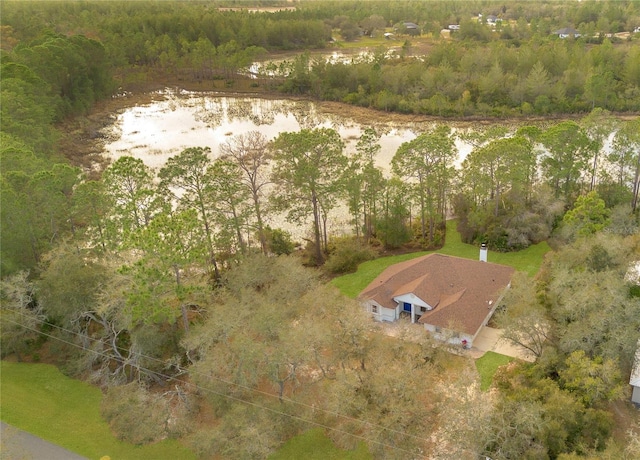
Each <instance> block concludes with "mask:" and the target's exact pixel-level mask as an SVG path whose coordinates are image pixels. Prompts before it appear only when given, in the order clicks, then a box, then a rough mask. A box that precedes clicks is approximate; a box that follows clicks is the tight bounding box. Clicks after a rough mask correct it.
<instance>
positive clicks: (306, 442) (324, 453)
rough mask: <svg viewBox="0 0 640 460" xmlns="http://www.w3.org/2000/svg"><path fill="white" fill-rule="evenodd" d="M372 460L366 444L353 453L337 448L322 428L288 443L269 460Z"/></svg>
mask: <svg viewBox="0 0 640 460" xmlns="http://www.w3.org/2000/svg"><path fill="white" fill-rule="evenodd" d="M301 458H304V459H305V460H370V459H371V458H372V457H371V454H370V453H369V450H368V449H367V447H366V445H365V444H364V443H359V444H358V447H357V448H356V449H355V450H353V451H347V450H342V449H339V448H337V447H336V446H335V445H334V444H333V442H332V441H331V439H329V438H328V437H327V436H326V435H325V434H324V432H323V431H322V429H321V428H314V429H312V430H309V431H306V432H305V433H303V434H301V435H299V436H296V437H294V438H292V439H290V440H289V441H287V442H286V443H285V444H284V446H282V448H281V449H280V450H278V452H276V453H275V454H273V455H271V456H269V460H298V459H301Z"/></svg>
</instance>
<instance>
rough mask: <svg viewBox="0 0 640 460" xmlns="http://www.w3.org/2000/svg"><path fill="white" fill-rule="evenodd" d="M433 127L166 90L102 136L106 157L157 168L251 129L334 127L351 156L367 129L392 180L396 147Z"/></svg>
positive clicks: (302, 104)
mask: <svg viewBox="0 0 640 460" xmlns="http://www.w3.org/2000/svg"><path fill="white" fill-rule="evenodd" d="M333 107H335V106H333ZM362 113H364V114H365V115H363V114H362ZM371 113H372V115H373V112H371ZM433 126H434V122H433V121H405V122H398V121H397V120H396V121H387V120H385V119H384V118H381V117H380V114H379V113H377V114H376V116H375V117H374V116H371V117H367V116H366V111H365V112H361V113H360V115H359V116H353V117H352V116H345V115H342V114H337V113H336V111H335V110H334V111H333V112H332V111H331V106H330V105H329V108H327V104H321V103H315V102H311V101H304V100H291V99H262V98H258V97H229V96H225V95H220V94H216V93H194V92H184V91H179V92H175V91H164V92H161V93H158V94H157V99H156V100H155V101H153V102H150V103H145V104H141V105H137V106H133V107H129V108H126V109H123V110H122V111H121V112H120V113H118V114H117V116H116V118H115V121H114V123H113V124H112V125H111V126H108V127H107V128H105V130H104V132H103V134H105V136H106V138H107V139H108V141H107V143H106V144H105V155H106V156H107V157H108V158H110V159H111V160H115V159H117V158H119V157H121V156H132V157H135V158H139V159H141V160H142V161H143V162H144V163H145V164H146V165H147V166H150V167H152V168H154V169H159V168H161V167H162V166H163V165H164V164H165V162H166V161H167V159H168V158H170V157H172V156H175V155H178V154H179V153H180V152H182V150H184V149H186V148H189V147H209V148H211V151H212V154H213V156H214V157H215V156H217V155H218V153H219V151H220V150H219V147H220V144H222V143H224V142H225V141H227V140H228V139H229V138H230V137H231V136H234V135H237V134H242V133H246V132H248V131H259V132H261V133H262V134H264V135H265V137H266V138H267V139H268V140H271V139H273V138H275V137H277V136H278V134H280V133H282V132H295V131H299V130H300V129H305V128H308V129H313V128H319V127H324V128H333V129H335V130H336V131H337V132H338V133H339V134H340V136H341V137H342V139H343V141H344V142H345V145H346V152H347V154H348V153H350V152H355V147H356V144H357V142H358V139H359V137H360V136H361V134H362V133H363V132H364V130H365V129H366V128H367V127H374V128H376V130H377V131H378V133H382V136H381V138H380V141H379V143H380V146H381V150H380V153H379V154H378V156H377V158H376V163H377V165H378V166H379V167H380V168H381V169H382V170H383V171H384V172H385V174H386V175H387V176H389V175H390V164H391V159H392V158H393V155H394V154H395V152H396V150H397V149H398V147H399V146H400V145H401V144H402V143H403V142H407V141H410V140H412V139H414V138H415V137H417V135H418V134H420V133H421V132H423V131H425V130H427V129H429V128H431V127H433ZM455 129H460V128H455V127H454V130H455ZM456 147H457V149H458V161H457V165H458V166H459V165H460V163H461V161H462V160H463V159H464V157H465V156H466V155H467V154H468V153H469V151H470V150H471V146H470V145H468V144H465V143H463V142H461V141H456ZM348 220H349V216H348V212H347V210H346V208H344V207H342V208H339V209H335V210H334V211H332V213H331V215H330V223H331V231H332V233H345V232H350V231H351V230H350V227H349V223H348ZM269 224H270V225H272V226H274V227H280V228H284V229H286V230H287V231H289V232H290V233H292V235H293V236H294V238H296V239H299V238H300V237H301V236H303V234H304V233H305V232H307V231H308V227H306V228H299V227H294V226H292V225H290V224H288V223H287V222H286V221H285V219H284V216H274V217H273V218H272V219H271V220H270V222H269Z"/></svg>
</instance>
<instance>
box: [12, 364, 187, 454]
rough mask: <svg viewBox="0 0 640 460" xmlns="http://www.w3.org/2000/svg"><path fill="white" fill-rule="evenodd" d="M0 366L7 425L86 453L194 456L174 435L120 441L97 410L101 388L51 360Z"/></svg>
mask: <svg viewBox="0 0 640 460" xmlns="http://www.w3.org/2000/svg"><path fill="white" fill-rule="evenodd" d="M0 372H1V373H0V418H2V421H3V422H6V423H8V424H9V425H12V426H14V427H16V428H20V429H21V430H24V431H27V432H29V433H31V434H34V435H36V436H39V437H41V438H43V439H45V440H46V441H49V442H52V443H53V444H57V445H59V446H62V447H64V448H66V449H68V450H70V451H72V452H76V453H78V454H80V455H82V456H85V457H87V458H89V459H96V460H98V459H101V458H102V457H104V456H108V457H110V458H111V459H112V460H116V459H127V460H136V459H140V460H148V459H156V460H163V459H167V460H175V459H180V460H183V459H184V460H189V459H194V460H195V458H196V456H195V455H194V454H193V452H191V451H190V450H189V449H187V448H186V447H184V446H183V445H181V444H180V443H178V442H177V441H175V440H166V441H162V442H159V443H156V444H151V445H148V446H135V445H133V444H129V443H126V442H122V441H119V440H118V439H116V438H115V436H113V434H112V433H111V430H110V429H109V425H108V424H107V422H106V421H105V420H104V419H103V418H102V417H101V415H100V401H101V400H102V393H101V392H100V390H99V389H98V388H96V387H93V386H91V385H89V384H88V383H85V382H82V381H80V380H74V379H71V378H69V377H66V376H64V375H63V374H62V373H61V372H60V371H59V370H58V369H57V368H56V367H55V366H52V365H48V364H27V363H12V362H6V361H2V362H0Z"/></svg>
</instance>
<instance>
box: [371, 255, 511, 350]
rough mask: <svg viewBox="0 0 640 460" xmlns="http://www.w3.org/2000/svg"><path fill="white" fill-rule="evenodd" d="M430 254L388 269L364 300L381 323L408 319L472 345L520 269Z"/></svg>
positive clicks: (436, 333)
mask: <svg viewBox="0 0 640 460" xmlns="http://www.w3.org/2000/svg"><path fill="white" fill-rule="evenodd" d="M481 259H482V260H471V259H463V258H461V257H453V256H447V255H443V254H437V253H434V254H428V255H426V256H422V257H418V258H416V259H411V260H408V261H405V262H401V263H398V264H395V265H392V266H390V267H388V268H387V269H386V270H384V271H383V272H382V273H381V274H380V275H379V276H378V277H377V278H376V279H374V280H373V281H372V282H371V283H370V284H369V285H368V286H367V287H366V288H365V289H364V290H363V291H362V292H361V293H360V295H359V296H358V299H359V300H360V302H361V303H362V304H363V306H364V308H365V309H366V310H367V311H368V312H370V313H371V314H372V316H373V318H374V319H376V320H378V321H397V320H398V319H400V318H401V317H407V318H409V319H410V321H411V322H412V323H418V324H422V325H423V326H424V329H425V330H427V331H429V332H430V333H432V334H433V335H434V336H435V337H436V338H438V339H441V340H446V341H448V342H450V343H454V344H461V345H464V346H468V347H470V346H472V345H473V341H474V339H475V338H476V336H477V335H478V333H479V332H480V330H481V329H482V327H483V326H485V325H486V324H487V323H488V322H489V319H490V318H491V315H492V314H493V313H494V311H495V309H496V307H497V306H498V304H499V303H500V301H501V299H502V296H503V294H504V292H505V291H506V289H507V288H508V287H509V285H510V283H511V277H512V276H513V273H514V269H513V268H512V267H507V266H505V265H499V264H494V263H489V262H486V248H483V249H482V250H481Z"/></svg>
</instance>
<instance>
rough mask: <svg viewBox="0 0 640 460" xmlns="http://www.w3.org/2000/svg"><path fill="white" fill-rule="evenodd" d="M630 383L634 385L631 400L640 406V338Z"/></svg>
mask: <svg viewBox="0 0 640 460" xmlns="http://www.w3.org/2000/svg"><path fill="white" fill-rule="evenodd" d="M629 384H630V385H631V386H632V387H633V392H632V393H631V402H632V403H634V404H637V405H638V406H640V340H638V348H637V349H636V357H635V359H634V361H633V369H631V378H630V379H629Z"/></svg>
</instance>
